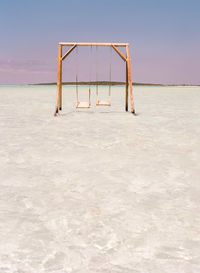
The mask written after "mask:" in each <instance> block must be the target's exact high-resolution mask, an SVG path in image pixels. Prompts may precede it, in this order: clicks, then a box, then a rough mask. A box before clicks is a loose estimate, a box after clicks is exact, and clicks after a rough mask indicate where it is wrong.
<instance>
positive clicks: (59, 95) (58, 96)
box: [55, 44, 62, 116]
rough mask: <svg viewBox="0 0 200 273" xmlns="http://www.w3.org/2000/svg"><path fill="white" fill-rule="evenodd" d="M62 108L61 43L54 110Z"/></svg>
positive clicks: (57, 110)
mask: <svg viewBox="0 0 200 273" xmlns="http://www.w3.org/2000/svg"><path fill="white" fill-rule="evenodd" d="M59 110H62V45H60V44H59V47H58V71H57V94H56V112H55V116H56V115H57V114H58V112H59Z"/></svg>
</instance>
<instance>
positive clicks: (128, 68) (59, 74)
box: [55, 42, 135, 116]
mask: <svg viewBox="0 0 200 273" xmlns="http://www.w3.org/2000/svg"><path fill="white" fill-rule="evenodd" d="M65 46H71V48H70V49H69V50H68V51H67V52H66V53H65V54H64V55H62V48H63V47H65ZM77 46H90V47H91V46H108V47H112V48H113V49H114V50H115V52H116V53H117V54H118V55H119V56H120V57H121V59H122V60H123V61H124V62H125V64H126V94H125V111H128V91H129V94H130V102H131V113H133V114H135V106H134V100H133V86H132V76H131V59H130V53H129V44H128V43H64V42H61V43H59V46H58V58H57V60H58V71H57V94H56V111H55V116H57V115H58V114H59V110H62V61H64V60H65V58H66V57H67V56H68V55H69V54H70V53H71V52H72V51H73V50H74V49H75V48H76V47H77ZM118 47H125V48H126V57H124V55H123V54H122V53H121V52H120V51H119V49H118Z"/></svg>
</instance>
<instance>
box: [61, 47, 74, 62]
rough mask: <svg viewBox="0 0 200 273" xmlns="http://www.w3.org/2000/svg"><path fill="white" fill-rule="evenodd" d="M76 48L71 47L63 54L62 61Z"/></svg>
mask: <svg viewBox="0 0 200 273" xmlns="http://www.w3.org/2000/svg"><path fill="white" fill-rule="evenodd" d="M75 47H77V45H73V46H72V47H71V48H70V49H69V50H68V51H67V53H65V55H63V57H62V61H63V60H64V59H65V58H66V57H67V56H68V55H69V54H70V53H71V52H72V50H74V48H75Z"/></svg>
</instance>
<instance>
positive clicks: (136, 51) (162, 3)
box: [0, 0, 200, 84]
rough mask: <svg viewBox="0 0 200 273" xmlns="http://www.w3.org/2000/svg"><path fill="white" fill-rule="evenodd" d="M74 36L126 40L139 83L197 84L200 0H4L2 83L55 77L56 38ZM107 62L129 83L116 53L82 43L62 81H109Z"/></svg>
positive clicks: (0, 8)
mask: <svg viewBox="0 0 200 273" xmlns="http://www.w3.org/2000/svg"><path fill="white" fill-rule="evenodd" d="M74 41H75V42H125V43H129V44H130V55H131V63H132V66H131V68H132V77H133V81H134V82H143V83H163V84H200V1H199V0H190V1H189V0H188V1H185V0H82V1H81V0H74V1H72V0H70V1H69V0H54V1H53V0H0V84H26V83H41V82H55V81H56V77H57V54H58V43H59V42H74ZM66 50H67V48H66ZM64 52H65V50H64ZM64 52H63V53H64ZM110 64H111V66H112V80H116V81H118V80H119V81H124V80H125V72H124V71H125V65H124V62H123V60H121V59H120V58H119V56H118V55H117V54H116V53H115V52H111V51H110V50H109V48H105V49H98V50H97V52H96V48H93V49H92V50H91V49H90V48H84V49H83V48H79V49H78V52H77V51H74V52H73V53H72V54H71V55H70V56H69V58H67V59H66V60H65V62H64V63H63V80H64V81H74V80H75V74H76V70H78V76H79V80H85V81H88V80H89V79H91V80H95V79H96V78H95V75H96V71H97V74H98V79H99V80H108V79H109V66H110ZM89 75H91V76H89Z"/></svg>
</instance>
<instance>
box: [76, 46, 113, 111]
mask: <svg viewBox="0 0 200 273" xmlns="http://www.w3.org/2000/svg"><path fill="white" fill-rule="evenodd" d="M91 55H92V47H91ZM76 57H77V64H76V108H90V107H91V64H90V85H89V90H88V101H80V100H79V90H78V48H76ZM111 57H112V51H111V50H110V66H109V86H108V99H107V100H106V101H103V100H100V99H99V85H98V48H97V47H96V106H111V68H112V67H111Z"/></svg>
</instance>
